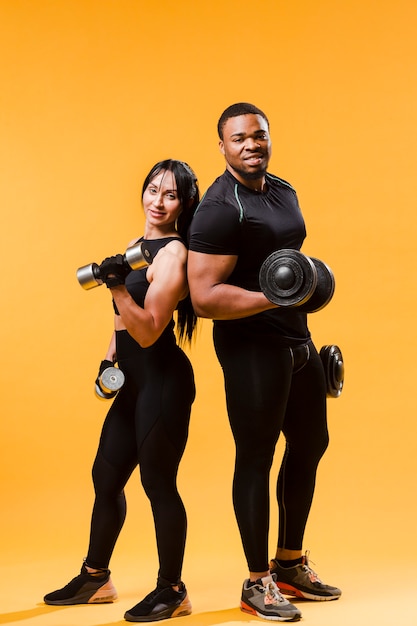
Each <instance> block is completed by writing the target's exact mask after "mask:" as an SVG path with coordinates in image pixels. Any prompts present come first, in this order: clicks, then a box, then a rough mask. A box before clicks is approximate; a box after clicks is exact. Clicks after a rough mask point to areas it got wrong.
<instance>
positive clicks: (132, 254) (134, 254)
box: [125, 243, 148, 270]
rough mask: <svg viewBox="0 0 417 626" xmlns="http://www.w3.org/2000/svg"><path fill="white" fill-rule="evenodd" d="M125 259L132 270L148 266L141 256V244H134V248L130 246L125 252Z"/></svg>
mask: <svg viewBox="0 0 417 626" xmlns="http://www.w3.org/2000/svg"><path fill="white" fill-rule="evenodd" d="M125 259H126V262H127V264H128V265H129V266H130V267H131V268H132V270H139V269H141V268H142V267H145V265H148V262H147V261H145V257H144V256H143V252H142V244H141V243H135V245H134V246H130V247H129V248H128V249H127V250H126V252H125Z"/></svg>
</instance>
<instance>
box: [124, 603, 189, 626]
mask: <svg viewBox="0 0 417 626" xmlns="http://www.w3.org/2000/svg"><path fill="white" fill-rule="evenodd" d="M191 612H192V606H191V602H190V601H189V600H188V598H185V599H184V600H183V601H182V603H181V604H180V605H179V606H177V607H176V608H175V609H174V610H173V611H172V609H170V608H168V609H166V610H165V611H161V613H153V614H151V615H131V614H130V613H129V611H127V612H126V613H125V614H124V618H125V620H126V621H127V622H159V621H161V620H163V619H169V618H170V617H185V615H191Z"/></svg>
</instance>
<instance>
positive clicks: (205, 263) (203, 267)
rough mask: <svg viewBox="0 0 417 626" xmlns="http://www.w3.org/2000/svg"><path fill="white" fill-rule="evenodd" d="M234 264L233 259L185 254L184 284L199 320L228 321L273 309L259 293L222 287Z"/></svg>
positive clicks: (228, 286) (196, 253) (192, 253)
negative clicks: (185, 283) (185, 270)
mask: <svg viewBox="0 0 417 626" xmlns="http://www.w3.org/2000/svg"><path fill="white" fill-rule="evenodd" d="M236 262H237V256H235V255H221V254H203V253H201V252H193V251H192V250H190V251H189V253H188V281H189V285H190V293H191V300H192V303H193V307H194V310H195V312H196V314H197V315H198V316H199V317H207V318H210V319H216V320H229V319H230V320H231V319H240V318H243V317H248V316H250V315H255V314H256V313H262V312H263V311H267V310H269V309H275V308H277V306H276V305H275V304H272V302H270V301H269V300H268V299H267V298H266V297H265V296H264V295H263V293H262V292H259V291H248V290H247V289H242V288H241V287H236V286H235V285H228V284H226V282H225V281H226V280H227V278H228V277H229V276H230V274H231V273H232V272H233V269H234V267H235V265H236Z"/></svg>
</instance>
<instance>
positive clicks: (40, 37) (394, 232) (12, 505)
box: [0, 0, 417, 626]
mask: <svg viewBox="0 0 417 626" xmlns="http://www.w3.org/2000/svg"><path fill="white" fill-rule="evenodd" d="M416 19H417V5H416V4H415V2H412V1H411V0H397V1H396V2H390V1H387V0H379V1H378V2H376V1H374V0H367V1H366V0H365V1H364V0H349V1H347V0H340V1H336V2H335V1H334V0H333V1H330V0H316V2H308V1H307V0H294V1H292V2H284V1H280V0H259V1H258V2H256V3H253V2H248V0H222V1H219V0H212V1H211V2H201V3H199V2H191V0H190V1H188V0H179V1H177V2H175V3H174V2H168V1H167V0H161V1H159V2H144V1H140V0H137V1H136V0H55V1H54V0H49V1H48V0H33V1H30V0H0V52H1V59H2V61H1V64H0V77H1V92H0V123H1V127H0V137H1V153H0V171H1V178H0V206H1V211H2V226H1V230H0V251H1V258H2V279H1V283H2V293H3V298H2V306H1V315H2V324H1V347H2V353H3V372H2V382H3V385H2V418H1V426H0V428H1V433H0V442H1V452H0V463H1V477H2V478H1V501H2V503H3V513H2V516H1V520H0V537H1V564H2V566H1V569H0V571H1V573H2V589H3V592H4V591H6V593H5V594H4V598H3V599H2V606H3V607H4V608H3V610H4V613H3V614H2V616H0V623H8V622H9V621H10V622H15V621H22V620H25V619H26V618H30V619H31V620H33V621H31V624H32V623H33V624H35V626H36V624H37V623H40V624H42V626H47V625H48V624H58V623H60V624H61V623H64V622H65V623H67V624H73V623H84V624H90V623H91V624H95V625H97V624H98V620H102V621H100V623H103V624H108V623H116V622H115V620H122V616H123V612H124V610H125V609H127V608H129V607H130V606H131V605H132V603H133V602H136V601H138V599H140V597H141V596H143V595H144V594H145V593H147V592H148V591H149V590H150V589H151V588H152V586H153V584H154V580H155V577H156V570H157V562H156V554H155V542H154V533H153V524H152V519H151V513H150V507H149V504H148V502H147V500H146V498H145V496H144V494H143V492H142V489H141V487H140V484H139V478H138V476H137V475H135V476H134V477H133V478H132V480H131V482H130V484H129V485H128V489H127V495H128V505H129V510H128V519H127V522H126V525H125V528H124V530H123V532H122V535H121V537H120V540H119V542H118V544H117V547H116V551H115V554H114V558H113V561H112V570H113V572H114V578H115V583H116V586H117V587H118V590H119V594H120V597H121V600H120V601H119V603H116V604H115V605H114V606H112V607H95V609H92V610H93V611H97V612H96V613H94V615H93V613H91V607H86V608H84V609H83V608H81V607H78V609H72V610H73V611H74V610H75V611H77V610H78V611H87V613H88V615H87V613H85V614H84V613H82V612H78V613H76V615H77V616H78V617H77V618H75V617H73V616H72V614H70V613H65V611H64V613H59V612H56V610H54V609H50V608H43V607H42V605H40V606H38V607H37V608H36V609H33V610H32V607H35V606H36V605H37V603H39V602H40V601H41V600H42V597H43V595H44V593H46V592H48V591H51V590H52V589H54V588H56V587H57V586H60V585H62V584H64V583H65V582H67V581H68V580H69V579H70V578H71V577H72V576H74V575H75V574H76V573H77V570H78V569H79V567H80V564H81V560H82V558H83V556H84V555H85V552H86V549H87V541H88V530H89V520H90V512H91V505H92V498H93V491H92V485H91V479H90V470H91V464H92V460H93V457H94V454H95V450H96V446H97V440H98V436H99V432H100V428H101V423H102V420H103V418H104V415H105V412H106V410H107V406H108V405H106V403H105V402H100V401H98V400H97V399H96V398H95V397H94V394H93V381H94V378H95V376H96V372H97V367H98V364H99V362H100V360H101V359H102V358H103V355H104V352H105V350H106V348H107V344H108V340H109V337H110V333H111V329H112V310H111V306H110V298H109V294H108V292H107V290H106V289H105V288H101V289H96V290H93V291H92V292H85V291H84V290H82V289H81V288H80V286H79V284H78V283H77V281H76V278H75V270H76V268H77V267H79V266H80V265H84V264H87V263H90V262H93V261H97V262H99V261H101V259H102V258H104V257H105V256H107V255H108V254H114V253H116V252H123V251H124V249H125V247H126V245H127V242H128V241H130V240H131V239H132V238H133V237H135V236H137V235H140V234H141V229H142V226H143V216H142V210H141V206H140V188H141V184H142V181H143V179H144V176H145V175H146V173H147V172H148V170H149V169H150V167H151V166H152V165H153V164H154V162H156V161H158V160H160V159H162V158H167V157H172V158H178V159H183V160H186V161H187V162H189V163H190V165H191V166H192V167H193V168H194V169H195V171H196V172H197V175H198V178H199V181H200V188H201V191H202V192H203V191H204V190H205V189H206V188H207V186H208V185H209V184H210V183H211V181H212V180H213V178H214V177H215V176H217V175H218V174H220V173H221V172H222V171H223V168H224V161H223V157H222V156H221V154H220V153H219V151H218V149H217V136H216V123H217V119H218V117H219V115H220V113H221V112H222V111H223V109H224V108H225V107H226V106H228V105H229V104H231V103H233V102H237V101H240V100H245V101H249V102H253V103H254V104H256V105H257V106H259V107H260V108H262V109H264V110H265V112H266V113H267V115H268V117H269V119H270V123H271V134H272V139H273V158H272V161H271V166H270V170H271V172H273V173H275V174H277V175H279V176H281V177H283V178H286V179H287V180H289V181H290V182H291V183H292V184H293V185H294V186H295V187H296V189H297V191H298V195H299V200H300V204H301V207H302V209H303V213H304V216H305V218H306V221H307V228H308V238H307V240H306V243H305V246H304V248H303V250H304V252H306V253H307V254H311V255H312V256H316V257H318V258H321V259H323V260H324V261H325V262H326V263H328V264H329V265H330V267H331V268H332V269H333V272H334V274H335V277H336V293H335V296H334V298H333V300H332V302H331V303H330V304H329V306H328V307H327V308H326V309H325V310H323V311H321V312H319V313H317V314H315V315H313V316H311V321H310V326H311V329H312V331H313V337H314V339H315V341H316V344H317V346H318V347H320V346H321V345H323V344H325V343H337V344H338V345H339V346H340V347H341V348H342V351H343V354H344V357H345V363H346V383H345V388H344V391H343V394H342V396H341V398H340V399H338V400H329V427H330V436H331V444H330V448H329V450H328V452H327V453H326V455H325V457H324V459H323V461H322V463H321V465H320V468H319V475H318V484H317V491H316V496H315V500H314V504H313V508H312V512H311V516H310V520H309V523H308V527H307V532H306V538H305V547H306V548H309V549H311V551H312V558H313V560H315V562H316V564H317V569H318V571H319V573H320V574H321V575H322V576H323V578H326V579H327V581H328V582H330V583H331V584H337V585H339V586H341V587H342V588H343V590H344V596H343V598H342V600H341V601H340V602H338V603H330V604H331V605H332V606H330V605H327V604H326V605H325V606H319V605H320V604H321V603H318V605H315V606H312V605H308V606H306V608H305V609H303V613H304V614H305V615H307V618H306V619H308V618H309V624H310V625H312V626H315V624H316V622H315V621H314V620H315V619H317V624H320V626H326V624H327V623H329V624H332V626H334V623H336V622H337V623H338V624H341V623H342V620H343V614H344V611H346V610H347V608H348V607H354V608H353V610H354V619H355V622H356V623H357V624H359V625H360V624H362V623H368V620H369V619H372V615H375V611H374V610H373V609H371V607H372V606H373V605H372V602H374V604H375V610H378V609H377V607H380V605H381V604H383V605H384V606H385V608H387V605H386V602H387V599H386V596H385V595H384V594H386V593H387V587H389V588H390V589H391V590H392V591H390V593H391V592H392V593H393V594H394V596H395V594H397V593H401V592H403V593H404V591H405V590H407V589H408V588H409V589H410V591H411V590H413V593H414V592H415V583H416V582H417V579H416V575H415V568H414V565H413V558H414V554H415V550H416V547H417V545H416V527H415V517H416V514H417V506H416V488H415V480H416V456H417V454H416V452H417V451H416V427H415V419H416V400H415V394H414V387H415V384H416V383H415V380H416V356H415V355H416V348H417V346H416V333H415V309H416V304H417V302H416V282H417V281H416V264H415V250H414V248H415V235H416V225H417V217H416V210H415V198H416V196H417V176H416V174H415V171H416V147H417V97H416V96H417V82H416V69H417V68H416V58H417V56H416V55H417V42H416V37H415V28H416V23H417V22H416ZM190 357H191V359H192V362H193V365H194V368H195V374H196V380H197V392H198V395H197V400H196V402H195V406H194V411H193V415H192V424H191V431H190V438H189V443H188V446H187V449H186V453H185V456H184V460H183V463H182V465H181V468H180V480H179V484H180V490H181V493H182V495H183V498H184V501H185V505H186V507H187V511H188V518H189V536H188V543H187V550H186V558H185V563H184V579H185V580H186V582H187V585H188V587H189V588H190V587H191V588H194V594H193V597H192V600H193V604H194V611H195V615H196V616H197V617H194V616H193V617H191V618H187V619H189V621H188V623H189V624H191V623H192V624H198V625H200V624H220V623H221V624H224V623H228V624H229V623H230V624H232V623H236V624H237V623H241V621H240V620H242V623H243V621H247V620H248V619H249V618H245V617H244V616H243V614H240V613H239V612H238V611H237V610H236V611H235V612H233V615H232V617H230V615H225V616H223V617H224V619H223V618H222V615H221V611H222V610H226V609H229V608H230V607H232V608H233V607H237V605H238V601H239V593H240V585H241V582H242V580H243V578H244V577H245V576H246V566H245V562H244V558H243V553H242V549H241V545H240V539H239V536H238V532H237V528H236V524H235V520H234V515H233V510H232V505H231V479H232V471H233V454H234V450H233V442H232V439H231V435H230V431H229V426H228V422H227V416H226V412H225V405H224V394H223V381H222V377H221V373H220V368H219V366H218V364H217V361H216V358H215V355H214V351H213V348H212V344H211V322H209V321H204V322H202V323H200V332H199V336H198V338H197V341H196V343H195V345H194V346H193V348H192V349H191V351H190ZM281 452H282V442H279V445H278V449H277V461H276V464H275V467H274V472H275V473H276V470H277V469H278V465H279V460H280V453H281ZM274 475H275V474H274ZM272 492H273V485H272ZM276 519H277V515H276V510H275V507H274V506H272V522H271V541H270V545H271V553H272V551H273V549H274V543H275V540H276V532H275V528H276ZM407 568H408V569H407ZM34 571H36V576H34ZM116 572H117V576H116ZM122 576H123V577H124V578H122ZM22 581H23V582H22ZM371 581H372V583H371ZM371 584H372V588H371V590H370V588H369V585H371ZM389 585H393V587H390V586H389ZM407 585H408V587H407ZM22 586H23V587H24V595H22ZM210 594H211V595H210ZM343 602H344V603H345V604H343ZM391 602H393V603H397V610H396V612H395V620H396V621H399V614H401V611H404V615H403V616H401V620H402V622H403V623H405V624H407V623H408V622H407V620H410V619H411V621H410V622H409V623H410V624H411V623H415V618H413V615H414V616H415V615H416V612H415V611H416V609H415V608H414V609H412V608H410V604H409V602H410V597H409V596H407V597H406V598H404V603H403V601H402V599H401V596H400V599H399V600H397V601H396V600H394V599H391ZM362 603H363V604H362ZM412 610H414V613H412ZM33 611H35V612H33ZM36 611H38V612H36ZM105 611H107V612H106V613H105ZM213 611H214V613H213ZM216 611H217V613H216ZM308 611H310V614H308ZM335 611H337V613H335ZM226 612H227V611H226ZM203 615H204V616H205V617H204V618H203ZM207 615H208V616H209V617H207ZM213 615H214V617H213ZM58 616H59V617H58ZM99 616H100V617H99ZM109 616H110V618H109ZM364 616H365V617H364ZM233 617H234V619H235V620H239V621H230V619H229V618H233ZM336 617H337V619H336ZM362 618H363V619H364V621H361V619H362ZM392 618H393V613H391V612H390V610H388V611H386V610H384V612H383V613H382V614H381V616H380V618H379V621H378V623H379V624H385V622H384V619H386V620H389V621H387V622H386V623H387V624H392ZM413 619H414V622H413ZM65 620H67V621H65ZM71 620H73V621H71ZM80 620H81V621H80ZM83 620H84V621H83ZM89 620H92V621H91V622H90V621H89ZM192 620H194V621H192ZM207 620H208V621H207ZM228 620H229V621H228ZM326 620H329V622H327V621H326ZM117 623H118V622H117Z"/></svg>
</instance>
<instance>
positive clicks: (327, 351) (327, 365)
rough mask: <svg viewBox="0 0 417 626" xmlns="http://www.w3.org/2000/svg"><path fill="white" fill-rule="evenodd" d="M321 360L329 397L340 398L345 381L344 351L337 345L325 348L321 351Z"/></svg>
mask: <svg viewBox="0 0 417 626" xmlns="http://www.w3.org/2000/svg"><path fill="white" fill-rule="evenodd" d="M320 358H321V361H322V363H323V367H324V373H325V376H326V385H327V396H328V397H329V398H338V397H339V396H340V394H341V393H342V389H343V384H344V379H345V366H344V363H343V356H342V351H341V350H340V348H339V346H336V345H328V346H323V347H322V348H321V350H320Z"/></svg>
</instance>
